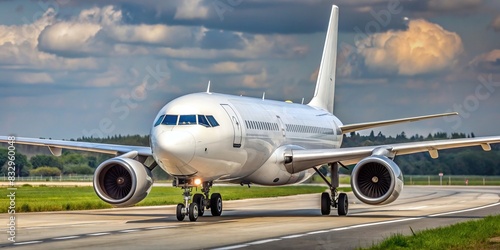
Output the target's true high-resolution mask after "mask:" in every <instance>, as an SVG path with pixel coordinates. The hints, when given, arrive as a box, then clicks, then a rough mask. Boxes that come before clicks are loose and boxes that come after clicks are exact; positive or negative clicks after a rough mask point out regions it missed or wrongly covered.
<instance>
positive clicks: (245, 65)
mask: <svg viewBox="0 0 500 250" xmlns="http://www.w3.org/2000/svg"><path fill="white" fill-rule="evenodd" d="M174 68H175V69H177V70H181V71H184V72H188V73H196V74H226V75H227V74H244V73H246V74H248V73H258V72H260V71H261V70H262V68H263V67H262V66H260V65H259V63H257V62H231V61H224V62H218V63H212V62H210V63H209V65H206V63H204V64H203V65H197V66H194V65H190V64H189V63H188V62H185V61H182V62H175V63H174Z"/></svg>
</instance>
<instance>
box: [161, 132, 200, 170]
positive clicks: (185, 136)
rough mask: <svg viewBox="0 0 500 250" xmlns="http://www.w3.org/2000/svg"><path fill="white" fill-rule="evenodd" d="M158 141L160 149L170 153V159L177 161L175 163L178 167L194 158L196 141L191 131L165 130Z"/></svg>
mask: <svg viewBox="0 0 500 250" xmlns="http://www.w3.org/2000/svg"><path fill="white" fill-rule="evenodd" d="M157 143H158V147H159V148H160V150H161V151H162V152H163V153H166V154H168V155H169V157H168V158H170V161H172V163H174V162H175V163H174V165H177V166H178V167H180V166H182V165H186V164H188V163H189V162H190V161H191V160H192V159H193V156H194V151H195V147H196V143H195V140H194V137H193V135H192V134H191V133H189V132H185V131H165V132H163V133H162V134H161V135H160V138H159V140H158V141H157ZM174 159H175V160H174ZM179 161H181V162H179Z"/></svg>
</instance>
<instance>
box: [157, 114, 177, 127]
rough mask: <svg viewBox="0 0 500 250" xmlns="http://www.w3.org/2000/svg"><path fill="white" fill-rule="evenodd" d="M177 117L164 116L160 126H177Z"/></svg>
mask: <svg viewBox="0 0 500 250" xmlns="http://www.w3.org/2000/svg"><path fill="white" fill-rule="evenodd" d="M177 117H178V115H166V116H165V119H163V122H162V123H161V124H163V125H175V124H177Z"/></svg>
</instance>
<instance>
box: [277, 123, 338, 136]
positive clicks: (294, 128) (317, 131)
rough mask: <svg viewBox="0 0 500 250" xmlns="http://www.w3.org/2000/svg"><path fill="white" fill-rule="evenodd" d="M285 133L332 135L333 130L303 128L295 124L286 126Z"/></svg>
mask: <svg viewBox="0 0 500 250" xmlns="http://www.w3.org/2000/svg"><path fill="white" fill-rule="evenodd" d="M286 131H289V132H296V133H312V134H327V135H330V134H333V129H331V128H322V127H315V126H305V125H297V124H286Z"/></svg>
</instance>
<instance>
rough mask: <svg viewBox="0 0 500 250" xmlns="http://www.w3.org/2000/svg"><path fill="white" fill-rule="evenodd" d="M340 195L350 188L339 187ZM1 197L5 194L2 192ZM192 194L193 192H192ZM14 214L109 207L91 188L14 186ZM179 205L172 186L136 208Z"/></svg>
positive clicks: (236, 192) (290, 191)
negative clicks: (15, 187)
mask: <svg viewBox="0 0 500 250" xmlns="http://www.w3.org/2000/svg"><path fill="white" fill-rule="evenodd" d="M325 189H326V187H323V186H307V185H300V186H287V187H259V186H252V187H251V188H248V187H246V186H243V187H242V186H214V187H213V188H212V190H211V191H212V193H214V192H218V193H221V195H222V197H223V199H224V200H238V199H247V198H262V197H277V196H287V195H295V194H309V193H317V194H318V197H319V193H321V192H323V191H324V190H325ZM341 190H343V191H344V192H346V191H350V188H342V189H341ZM4 193H5V195H7V194H9V193H8V190H7V189H4ZM193 193H196V189H193ZM15 197H16V212H41V211H61V210H86V209H101V208H111V205H109V204H107V203H105V202H103V201H101V199H99V197H97V195H96V194H95V192H94V189H93V188H92V187H50V186H40V187H31V186H29V185H25V186H21V187H18V188H17V190H16V196H15ZM179 202H182V189H180V188H174V187H153V188H152V190H151V192H150V193H149V195H148V197H146V199H144V200H143V201H141V202H140V203H138V204H137V205H136V206H153V205H169V204H177V203H179ZM8 207H9V200H8V199H2V200H0V213H6V212H7V211H8Z"/></svg>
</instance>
